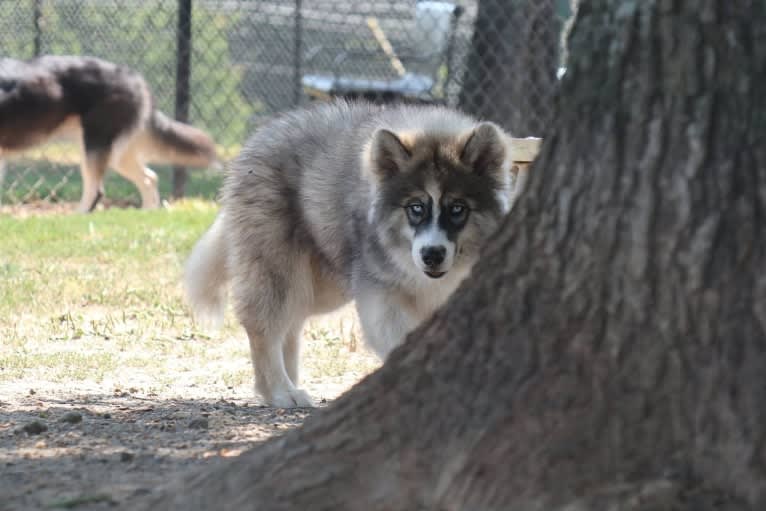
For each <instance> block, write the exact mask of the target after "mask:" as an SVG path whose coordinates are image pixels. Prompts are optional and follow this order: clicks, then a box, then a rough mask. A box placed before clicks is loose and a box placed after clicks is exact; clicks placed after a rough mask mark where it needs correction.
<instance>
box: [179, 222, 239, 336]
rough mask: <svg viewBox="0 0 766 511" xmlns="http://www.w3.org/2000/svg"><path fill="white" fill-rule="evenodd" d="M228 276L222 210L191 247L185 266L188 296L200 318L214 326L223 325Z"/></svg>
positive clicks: (193, 309)
mask: <svg viewBox="0 0 766 511" xmlns="http://www.w3.org/2000/svg"><path fill="white" fill-rule="evenodd" d="M228 280H229V276H228V273H227V271H226V240H225V238H224V225H223V214H219V215H218V217H217V218H216V219H215V222H214V223H213V225H212V226H211V227H210V229H208V230H207V232H206V233H205V234H203V235H202V237H201V238H200V239H199V241H198V242H197V244H196V245H195V246H194V248H193V249H192V252H191V255H190V256H189V259H188V260H187V261H186V267H185V268H184V287H185V291H186V300H187V302H188V304H189V306H190V307H191V308H192V312H193V313H194V317H195V318H196V319H197V320H199V321H200V322H202V323H203V324H205V325H209V326H212V327H215V328H218V327H220V326H221V324H222V323H223V316H224V312H225V306H226V284H227V282H228Z"/></svg>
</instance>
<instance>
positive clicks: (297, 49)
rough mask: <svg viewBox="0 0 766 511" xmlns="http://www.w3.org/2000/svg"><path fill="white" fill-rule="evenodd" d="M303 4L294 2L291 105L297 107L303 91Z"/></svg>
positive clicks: (299, 0)
mask: <svg viewBox="0 0 766 511" xmlns="http://www.w3.org/2000/svg"><path fill="white" fill-rule="evenodd" d="M302 3H303V2H302V1H301V0H295V21H294V23H295V25H294V27H293V30H294V32H295V33H294V38H293V39H294V41H293V42H294V44H293V87H294V88H293V103H294V104H295V106H298V105H299V104H300V102H301V96H302V92H303V89H302V87H301V75H302V73H303V71H302V62H301V52H302V50H303V48H302V47H303V25H302V21H303V20H302V19H301V16H302V12H301V7H302V5H301V4H302Z"/></svg>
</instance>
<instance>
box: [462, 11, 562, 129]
mask: <svg viewBox="0 0 766 511" xmlns="http://www.w3.org/2000/svg"><path fill="white" fill-rule="evenodd" d="M561 24H562V23H561V19H560V18H559V17H558V16H557V15H556V0H535V1H530V0H481V1H480V2H479V8H478V12H477V13H476V22H475V24H474V33H473V38H472V40H471V49H470V50H469V52H468V56H467V58H466V69H465V73H464V76H463V87H462V89H461V91H460V98H459V103H460V107H461V108H462V109H463V110H465V111H466V112H470V113H472V114H474V115H476V116H477V117H480V118H482V119H485V120H488V121H494V122H496V123H498V124H500V125H501V126H503V127H505V128H506V129H508V130H510V132H511V133H513V134H515V135H517V136H542V135H543V134H544V130H545V129H546V128H547V127H548V126H549V123H550V120H551V118H552V115H553V94H554V90H555V87H556V69H557V67H558V53H559V52H558V48H559V32H560V28H561Z"/></svg>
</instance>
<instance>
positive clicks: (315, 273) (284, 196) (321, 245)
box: [185, 101, 512, 407]
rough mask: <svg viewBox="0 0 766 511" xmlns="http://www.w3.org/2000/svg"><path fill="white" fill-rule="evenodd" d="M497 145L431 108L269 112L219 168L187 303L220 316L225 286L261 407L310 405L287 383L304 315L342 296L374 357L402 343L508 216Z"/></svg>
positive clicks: (500, 137) (494, 131)
mask: <svg viewBox="0 0 766 511" xmlns="http://www.w3.org/2000/svg"><path fill="white" fill-rule="evenodd" d="M507 140H508V135H507V134H505V133H504V132H503V131H502V130H501V129H500V128H499V127H498V126H496V125H495V124H492V123H489V122H477V121H476V120H475V119H472V118H471V117H468V116H466V115H463V114H461V113H459V112H457V111H453V110H449V109H446V108H442V107H433V106H395V107H390V106H389V107H380V106H374V105H370V104H364V103H346V102H342V101H339V102H334V103H322V104H319V105H316V106H313V107H310V108H308V109H305V110H298V111H293V112H290V113H287V114H284V115H282V116H280V117H278V118H275V119H274V120H272V121H271V122H269V123H268V124H266V125H265V126H263V127H262V128H261V129H260V130H258V131H257V132H256V133H255V135H254V136H253V137H252V138H250V140H249V141H248V142H247V143H246V144H245V147H244V148H243V149H242V152H241V154H240V155H239V156H238V158H236V159H235V161H234V162H233V163H232V165H231V168H230V169H229V170H228V173H227V175H226V177H225V180H224V185H223V193H222V199H221V201H222V206H221V211H220V213H219V215H218V217H217V219H216V220H215V222H214V223H213V225H212V227H211V228H210V229H209V230H208V231H207V232H206V233H205V234H204V235H203V236H202V238H201V239H200V240H199V241H198V243H197V245H196V246H195V248H194V249H193V251H192V253H191V256H190V257H189V260H188V262H187V265H186V272H185V287H186V291H187V298H188V300H189V302H190V304H191V306H192V308H193V309H194V311H195V313H196V315H197V316H198V317H200V318H208V319H214V320H220V319H221V317H222V315H223V312H224V299H225V296H226V293H227V289H226V288H227V286H226V284H227V282H230V283H231V287H232V291H233V297H234V305H235V309H236V314H237V316H238V319H239V321H240V323H241V324H242V325H243V326H244V328H245V330H246V332H247V335H248V338H249V340H250V350H251V356H252V362H253V366H254V370H255V383H256V389H257V391H258V392H259V393H260V394H261V395H262V396H263V397H264V398H265V400H266V402H267V403H269V404H270V405H273V406H278V407H293V406H311V405H312V401H311V398H310V397H309V396H308V394H307V393H306V392H305V391H303V390H301V389H299V388H298V387H297V385H298V358H299V336H300V333H301V329H302V326H303V323H304V321H305V319H306V318H307V317H308V316H311V315H313V314H319V313H326V312H329V311H331V310H333V309H335V308H337V307H340V306H341V305H343V304H345V303H347V302H348V301H350V300H355V302H356V307H357V310H358V313H359V317H360V321H361V325H362V330H363V334H364V337H365V340H366V342H367V343H368V345H369V346H370V347H371V348H372V349H373V350H374V351H375V352H376V353H377V354H378V355H379V356H380V357H381V358H385V357H386V355H387V354H388V353H389V352H390V351H391V350H392V349H393V348H394V347H396V346H397V345H399V344H400V343H402V341H403V340H404V338H405V336H406V335H407V333H408V332H410V331H411V330H413V329H414V328H415V327H416V326H418V325H419V324H420V323H421V322H422V321H423V320H425V319H427V318H428V317H429V316H430V315H431V314H432V313H433V312H434V310H436V309H437V308H438V307H439V306H441V305H442V304H443V303H444V302H445V301H446V299H447V298H448V297H449V296H450V294H451V293H452V292H453V291H454V290H455V288H456V287H457V286H458V285H459V284H460V282H461V281H462V280H463V279H464V278H465V276H466V275H467V274H468V273H469V271H470V269H471V266H472V265H473V264H474V263H475V262H476V261H477V260H478V259H479V256H480V249H481V247H482V244H483V243H484V241H485V240H486V239H487V238H488V237H489V236H490V235H491V234H492V233H493V232H494V231H495V229H496V228H497V227H498V224H499V223H500V221H501V220H502V219H503V217H504V215H505V213H506V212H507V211H508V208H509V200H510V197H511V192H512V190H511V172H510V166H511V156H510V155H509V154H508V153H509V150H508V148H507V144H506V141H507Z"/></svg>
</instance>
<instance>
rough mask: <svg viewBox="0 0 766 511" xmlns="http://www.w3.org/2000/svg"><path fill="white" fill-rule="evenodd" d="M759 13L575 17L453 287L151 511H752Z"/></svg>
mask: <svg viewBox="0 0 766 511" xmlns="http://www.w3.org/2000/svg"><path fill="white" fill-rule="evenodd" d="M764 27H766V4H764V2H762V1H756V0H750V1H748V0H683V1H682V0H676V1H672V2H671V1H665V2H629V1H616V0H592V1H590V2H588V1H584V2H583V3H582V4H581V5H580V10H579V18H578V21H577V22H576V23H575V26H574V29H573V32H572V36H571V38H570V52H571V53H570V61H569V65H568V72H567V77H566V78H565V80H564V82H563V85H562V91H561V95H560V100H559V101H558V104H559V108H558V113H557V117H556V120H555V123H554V124H553V127H554V128H555V129H554V130H553V133H551V134H550V135H549V137H548V138H547V140H546V141H545V144H544V147H543V150H542V153H541V155H540V157H539V158H538V160H537V162H536V163H535V164H534V166H533V168H532V170H531V171H530V179H529V182H528V187H527V190H526V192H525V194H524V195H523V197H522V198H521V200H520V201H519V202H518V203H517V205H516V208H515V209H514V214H513V215H512V216H511V217H510V218H509V219H508V221H507V222H506V223H505V225H504V226H503V228H502V229H501V231H500V232H499V233H498V235H497V236H496V237H495V239H494V240H493V241H492V242H491V243H489V244H488V246H487V247H486V250H485V257H484V259H483V261H482V263H481V264H479V265H478V266H477V268H476V270H475V272H474V274H473V276H472V277H471V278H470V279H469V281H468V282H466V283H465V285H464V286H463V287H461V289H460V290H459V291H458V292H456V293H455V295H454V296H453V297H452V298H451V300H450V301H449V303H448V304H447V305H446V306H445V307H444V308H443V309H442V310H441V311H439V312H438V313H437V314H436V315H435V316H434V318H432V320H431V321H429V322H428V323H427V324H425V325H424V326H422V327H421V328H419V329H418V330H416V331H415V332H414V333H413V334H412V335H411V336H410V337H409V338H408V342H407V343H406V344H405V345H404V346H402V347H401V348H400V349H398V350H396V351H395V352H394V353H393V354H392V355H391V357H390V358H389V360H388V361H387V363H386V364H385V365H384V366H383V367H382V368H381V369H380V370H378V371H377V372H375V373H374V374H372V375H370V376H369V377H367V378H365V379H364V380H363V381H362V382H361V383H359V384H358V385H357V386H355V387H354V388H353V389H351V390H350V391H349V392H348V393H346V394H345V395H344V396H342V397H341V398H339V399H338V400H337V401H336V402H335V403H333V404H332V405H330V406H329V407H328V408H327V409H325V410H321V411H318V412H317V413H315V414H313V415H312V416H311V417H310V418H309V419H308V420H307V421H306V423H305V425H304V426H303V427H301V428H299V429H297V430H295V431H292V432H290V433H288V434H286V435H285V436H284V437H282V438H280V439H277V440H274V441H270V442H267V443H266V444H265V445H262V446H259V447H258V448H255V449H253V450H251V451H249V452H247V453H245V454H243V455H242V456H240V457H239V458H237V459H235V460H232V461H228V460H227V461H226V462H225V463H222V464H221V465H220V466H218V467H217V468H215V469H214V470H212V471H209V472H206V473H201V474H197V475H194V476H191V477H190V478H188V479H187V480H185V481H183V482H182V483H178V484H177V485H175V486H173V487H172V488H170V489H169V490H168V491H167V493H166V494H165V497H163V500H160V501H157V502H156V503H155V504H154V509H221V510H224V509H231V510H234V509H258V510H288V509H289V510H303V509H312V510H345V509H365V510H419V509H434V510H458V509H461V510H462V509H464V510H522V509H524V510H543V509H544V510H562V511H563V510H565V509H566V510H569V511H575V510H602V509H603V510H607V509H620V510H650V509H651V510H666V509H673V510H688V511H692V510H695V511H697V510H713V509H727V510H753V511H755V510H763V509H766V274H765V273H764V268H766V228H764V225H763V222H764V219H765V218H766V142H765V141H766V94H764V92H763V91H764V90H766V30H765V29H764Z"/></svg>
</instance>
